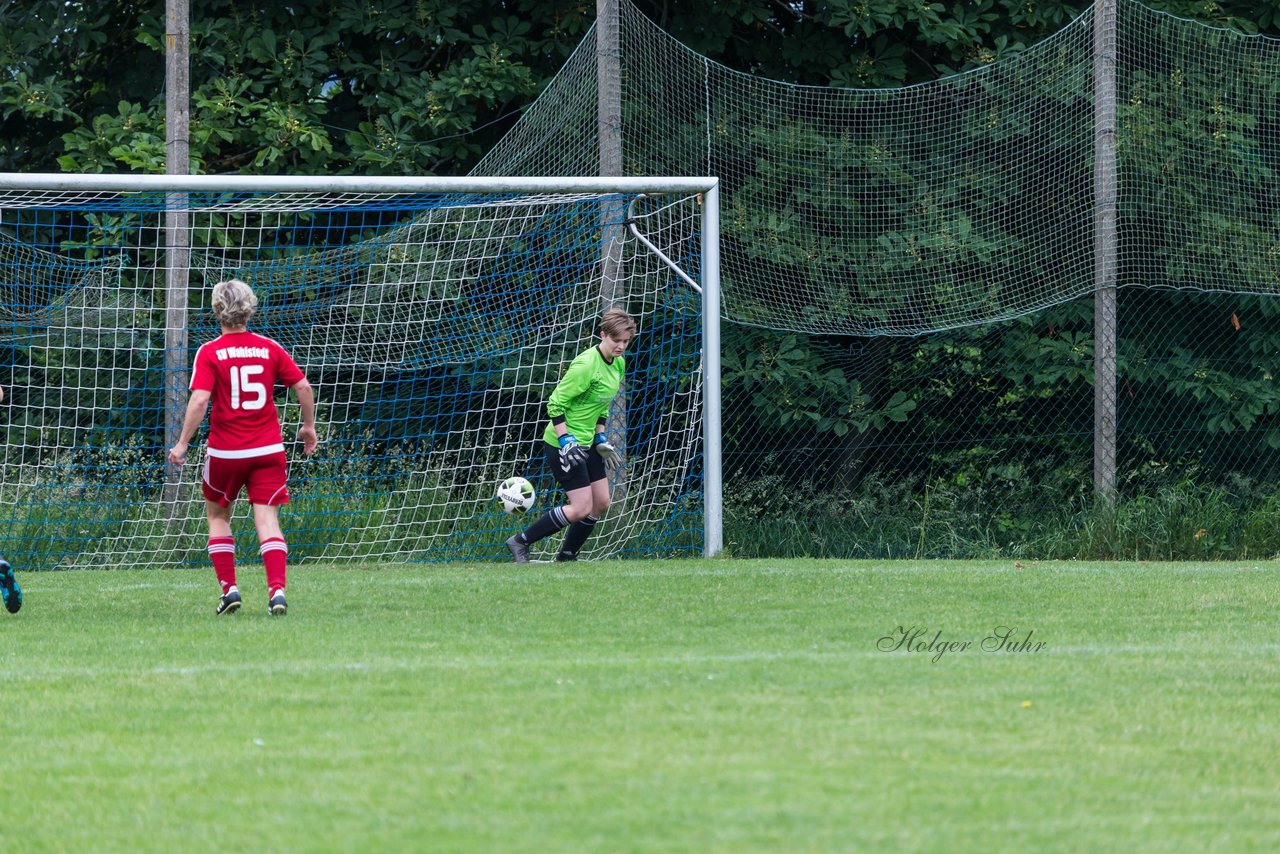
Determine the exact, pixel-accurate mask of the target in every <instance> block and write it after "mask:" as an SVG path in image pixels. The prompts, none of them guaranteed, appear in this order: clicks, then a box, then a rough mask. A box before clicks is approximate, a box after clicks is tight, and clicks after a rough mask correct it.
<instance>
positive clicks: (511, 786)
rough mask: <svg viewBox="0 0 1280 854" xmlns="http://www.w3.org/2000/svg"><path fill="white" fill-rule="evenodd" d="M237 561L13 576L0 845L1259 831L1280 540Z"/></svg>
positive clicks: (1246, 838)
mask: <svg viewBox="0 0 1280 854" xmlns="http://www.w3.org/2000/svg"><path fill="white" fill-rule="evenodd" d="M240 575H241V582H242V585H241V586H242V588H243V590H244V592H245V594H246V600H247V602H246V606H245V608H244V609H243V610H242V611H241V612H240V613H239V614H237V615H235V616H234V617H230V618H227V617H221V618H215V617H214V616H213V605H214V601H215V599H216V584H215V583H214V581H213V573H212V570H203V571H195V570H185V571H169V570H164V571H160V570H156V571H109V572H61V573H58V572H46V573H26V574H20V575H19V579H20V581H21V582H22V583H23V585H24V589H25V590H26V594H27V601H26V605H25V607H24V608H23V610H22V612H21V613H19V614H17V615H15V616H10V615H8V614H5V613H3V612H0V665H2V669H0V673H2V674H3V681H0V712H2V714H3V717H2V719H0V851H4V852H17V851H97V850H104V851H144V850H145V851H170V852H171V851H242V850H263V851H279V850H297V851H353V850H369V851H428V850H431V851H435V850H459V849H461V850H477V851H491V850H504V851H507V850H528V851H552V850H554V851H582V850H603V851H631V850H637V851H638V850H661V851H671V850H681V851H708V850H710V851H741V850H761V849H763V850H787V851H794V850H931V851H984V852H985V851H990V850H994V849H1000V850H1023V851H1049V850H1055V851H1057V850H1068V851H1103V850H1164V851H1196V850H1257V851H1265V850H1280V794H1277V793H1278V792H1280V725H1277V713H1278V712H1280V644H1278V643H1277V627H1278V626H1280V564H1276V563H1256V564H1254V563H1230V564H1225V563H1223V564H1083V563H1080V564H1076V563H1071V564H1063V563H1059V564H1028V565H1027V566H1025V567H1022V566H1018V565H1015V564H1013V563H1008V562H1004V563H1002V562H984V563H970V562H966V563H910V562H901V563H888V564H884V563H858V562H842V561H810V560H787V561H769V560H759V561H730V560H713V561H696V560H690V561H653V562H625V563H600V564H577V565H571V566H565V565H532V566H528V567H520V568H517V567H514V566H511V565H506V564H502V565H496V564H486V565H466V566H434V565H427V566H403V565H397V566H378V565H370V566H367V567H365V568H363V569H345V568H344V569H339V568H330V567H311V566H306V565H303V566H298V567H294V568H293V569H292V570H291V576H290V580H291V583H290V586H289V602H290V613H289V615H288V616H287V617H286V618H284V619H271V618H269V617H268V616H267V614H266V610H265V603H264V601H263V599H264V594H263V591H262V585H263V582H262V576H261V571H260V567H259V566H258V565H257V564H251V565H242V566H241V567H240ZM913 626H914V627H917V628H921V629H927V633H924V634H921V635H919V636H918V637H917V638H916V640H915V641H914V643H911V642H909V643H908V644H904V645H902V646H899V647H898V648H897V649H893V648H892V647H893V646H895V644H896V643H897V641H898V640H901V634H900V633H899V632H898V627H903V628H904V629H909V628H910V627H913ZM999 626H1008V627H1014V628H1015V629H1016V632H1015V633H1014V634H1013V635H1011V636H1010V641H1011V642H1016V643H1017V645H1018V647H1020V649H1019V650H1018V651H1008V650H1003V651H991V650H989V649H988V650H983V649H982V641H983V639H984V638H986V637H988V636H991V635H992V634H993V632H994V631H995V630H996V628H997V627H999ZM938 632H941V633H942V634H941V638H940V639H939V641H938V642H954V643H956V644H960V643H962V642H964V641H969V642H970V643H971V644H972V646H970V647H969V648H967V649H960V648H959V647H949V648H948V649H947V650H946V651H944V652H943V653H942V655H941V656H940V657H938V655H937V648H938V642H935V644H934V649H933V650H932V651H930V650H925V649H919V648H918V646H919V645H922V644H925V643H927V642H929V641H933V640H934V639H935V638H937V633H938ZM1028 632H1031V633H1032V635H1031V643H1030V644H1024V643H1023V641H1025V640H1026V635H1027V633H1028ZM886 637H888V638H891V640H889V641H883V640H882V638H886ZM992 643H995V642H992ZM992 643H988V646H991V645H992ZM1036 643H1043V644H1044V646H1043V647H1042V648H1040V649H1039V650H1038V651H1034V650H1035V647H1034V644H1036ZM907 645H913V646H917V648H916V649H914V650H912V651H908V650H907V649H906V646H907ZM1023 647H1025V648H1023ZM886 648H888V649H887V650H886ZM935 658H936V659H937V660H935Z"/></svg>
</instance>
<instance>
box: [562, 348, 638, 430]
mask: <svg viewBox="0 0 1280 854" xmlns="http://www.w3.org/2000/svg"><path fill="white" fill-rule="evenodd" d="M626 364H627V363H626V360H625V359H624V358H623V357H622V356H616V357H614V360H613V361H612V362H606V361H605V360H604V356H602V355H601V354H600V348H599V347H592V348H591V349H590V350H584V351H583V352H581V353H579V354H578V356H577V357H576V358H575V359H574V360H573V361H572V362H570V363H569V369H568V370H567V371H565V372H564V376H563V377H561V378H560V382H559V384H557V385H556V387H555V390H554V391H552V392H551V397H549V398H547V414H548V415H550V416H551V418H552V419H553V420H554V419H556V418H558V417H559V416H564V423H565V428H566V429H567V430H568V431H569V432H570V433H572V434H573V435H574V438H576V439H577V440H578V441H579V442H582V443H583V444H590V442H591V437H592V436H594V435H595V432H596V424H597V423H599V421H600V420H602V419H604V418H607V417H608V415H609V404H610V403H611V402H613V399H614V398H615V397H617V396H618V390H619V389H621V388H622V373H623V370H624V369H625V368H626ZM542 436H543V438H544V439H545V440H546V442H547V444H548V445H553V446H556V447H559V445H560V438H559V437H558V436H557V435H556V430H555V427H554V426H553V424H552V423H551V422H548V423H547V429H546V431H545V432H544V433H543V434H542Z"/></svg>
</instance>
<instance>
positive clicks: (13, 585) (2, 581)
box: [0, 557, 22, 614]
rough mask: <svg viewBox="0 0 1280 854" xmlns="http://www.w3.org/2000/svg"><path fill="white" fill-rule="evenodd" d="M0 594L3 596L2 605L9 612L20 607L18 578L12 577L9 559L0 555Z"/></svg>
mask: <svg viewBox="0 0 1280 854" xmlns="http://www.w3.org/2000/svg"><path fill="white" fill-rule="evenodd" d="M0 596H3V597H4V607H5V609H6V610H8V612H9V613H10V614H16V613H18V611H19V610H21V609H22V588H21V587H19V586H18V579H16V578H14V577H13V567H11V566H9V561H7V560H5V559H4V558H2V557H0Z"/></svg>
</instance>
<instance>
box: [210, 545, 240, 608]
mask: <svg viewBox="0 0 1280 854" xmlns="http://www.w3.org/2000/svg"><path fill="white" fill-rule="evenodd" d="M209 560H211V561H213V571H214V573H215V574H216V575H217V576H218V584H219V585H220V586H221V587H222V595H224V596H225V595H226V594H227V591H228V590H230V589H231V588H232V587H235V586H236V538H235V537H210V538H209Z"/></svg>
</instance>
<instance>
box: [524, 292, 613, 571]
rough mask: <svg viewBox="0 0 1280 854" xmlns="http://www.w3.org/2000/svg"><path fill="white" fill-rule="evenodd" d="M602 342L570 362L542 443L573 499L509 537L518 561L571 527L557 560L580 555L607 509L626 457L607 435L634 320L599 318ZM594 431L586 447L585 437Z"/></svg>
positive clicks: (609, 315) (549, 404)
mask: <svg viewBox="0 0 1280 854" xmlns="http://www.w3.org/2000/svg"><path fill="white" fill-rule="evenodd" d="M599 330H600V343H599V344H597V345H596V346H594V347H592V348H591V349H589V350H586V351H585V352H583V353H580V354H579V355H578V357H577V358H576V359H574V360H573V361H572V362H571V363H570V364H569V369H568V370H567V371H565V372H564V376H562V377H561V378H560V382H559V383H558V384H557V385H556V387H555V390H554V391H552V392H551V397H549V398H547V415H548V416H550V419H551V420H550V422H549V423H548V424H547V429H546V430H545V431H544V432H543V440H544V441H543V446H544V448H545V452H546V455H547V465H548V466H550V467H551V473H552V474H553V475H555V479H556V481H557V482H559V484H560V485H561V486H562V487H564V492H565V496H566V497H567V498H568V499H569V503H568V504H566V505H564V506H563V507H553V508H552V509H551V510H548V511H547V512H546V513H544V514H543V515H542V517H541V518H540V519H538V521H536V522H534V523H533V524H532V525H530V526H529V527H528V528H526V529H525V530H523V531H521V532H520V533H518V534H516V535H515V536H514V537H512V538H511V539H509V540H507V548H509V549H510V550H511V554H512V555H514V556H515V559H516V563H528V562H529V546H531V545H533V544H534V543H536V542H537V541H538V540H541V539H542V538H543V537H549V536H551V535H552V534H554V533H555V532H556V531H559V530H560V529H561V528H566V527H567V528H568V529H569V531H568V533H566V534H565V535H564V544H563V545H561V546H560V551H559V553H558V554H557V555H556V560H559V561H567V560H577V559H578V552H580V551H581V550H582V544H583V543H585V542H586V541H587V537H589V536H591V531H592V530H593V529H594V528H595V525H596V523H597V522H599V521H600V519H601V518H602V517H603V516H604V513H605V511H606V510H608V509H609V477H608V473H609V472H611V471H613V470H615V469H616V468H617V467H618V466H619V464H621V462H622V455H621V454H619V453H618V452H617V450H615V449H614V447H613V445H612V444H610V443H609V439H608V437H607V436H606V435H605V423H606V421H607V420H608V418H609V404H610V403H612V402H613V399H614V398H615V397H617V396H618V390H619V389H620V388H621V387H622V373H623V369H624V368H625V367H626V360H625V359H623V358H622V354H623V353H624V352H625V351H626V349H627V345H629V344H630V343H631V340H632V339H633V338H635V335H636V322H635V321H634V320H632V319H631V316H630V315H629V314H627V313H626V312H625V311H623V310H622V309H620V308H611V309H609V310H608V311H606V312H605V313H604V315H603V316H602V317H601V318H600V327H599ZM588 436H591V437H592V439H591V444H590V447H589V449H588V447H587V446H586V444H585V443H584V442H583V440H584V439H586V438H587V437H588Z"/></svg>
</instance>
